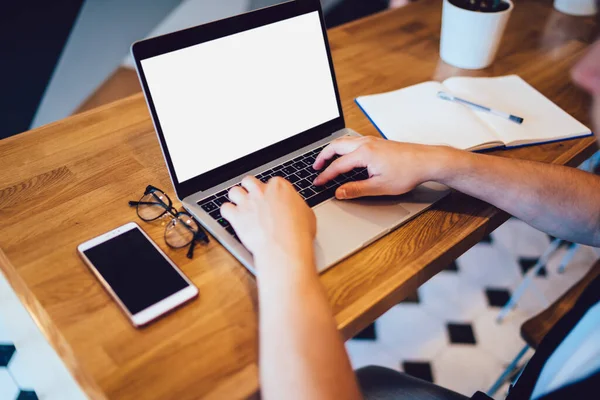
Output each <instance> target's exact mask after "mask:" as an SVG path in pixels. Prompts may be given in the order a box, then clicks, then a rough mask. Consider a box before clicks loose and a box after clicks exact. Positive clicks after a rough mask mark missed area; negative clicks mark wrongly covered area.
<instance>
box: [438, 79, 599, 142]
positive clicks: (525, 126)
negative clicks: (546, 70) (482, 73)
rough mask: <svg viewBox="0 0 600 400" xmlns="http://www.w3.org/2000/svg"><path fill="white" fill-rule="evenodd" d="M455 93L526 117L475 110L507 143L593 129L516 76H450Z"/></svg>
mask: <svg viewBox="0 0 600 400" xmlns="http://www.w3.org/2000/svg"><path fill="white" fill-rule="evenodd" d="M444 84H445V85H446V87H448V89H450V92H451V93H452V94H454V95H455V96H458V97H462V98H464V99H466V100H469V101H472V102H474V103H478V104H481V105H484V106H486V107H490V108H495V109H498V110H500V111H503V112H506V113H509V114H513V115H516V116H519V117H522V118H524V121H523V123H522V124H520V125H519V124H517V123H514V122H512V121H508V120H505V119H503V118H500V117H497V116H494V115H491V114H488V113H485V112H482V111H474V112H475V115H477V116H478V117H479V118H481V120H482V121H484V122H485V123H486V124H487V125H488V126H490V127H491V128H492V129H493V130H494V131H496V133H497V134H498V136H499V137H500V138H502V140H503V141H504V143H505V144H506V145H507V146H511V145H518V144H526V143H537V142H547V141H551V140H558V139H565V138H569V137H577V136H583V135H586V134H590V133H591V131H590V129H589V128H587V127H586V126H585V125H583V124H582V123H581V122H579V121H577V120H576V119H575V118H573V117H572V116H570V115H569V114H568V113H566V112H565V111H564V110H562V109H561V108H560V107H558V106H557V105H556V104H554V103H553V102H552V101H550V100H549V99H548V98H546V97H545V96H544V95H542V94H541V93H540V92H538V91H537V90H535V89H534V88H533V87H532V86H530V85H529V84H528V83H527V82H525V81H524V80H523V79H521V78H520V77H519V76H517V75H509V76H503V77H497V78H465V77H456V78H449V79H447V80H446V81H445V82H444Z"/></svg>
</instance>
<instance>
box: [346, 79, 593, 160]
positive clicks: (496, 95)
mask: <svg viewBox="0 0 600 400" xmlns="http://www.w3.org/2000/svg"><path fill="white" fill-rule="evenodd" d="M439 91H444V92H447V93H450V94H452V95H454V96H457V97H460V98H463V99H466V100H469V101H472V102H474V103H478V104H482V105H484V106H486V107H490V108H495V109H498V110H500V111H503V112H506V113H510V114H514V115H517V116H519V117H523V118H524V121H523V123H522V124H520V125H519V124H517V123H515V122H512V121H509V120H505V119H503V118H500V117H497V116H495V115H491V114H488V113H485V112H482V111H475V110H473V109H471V108H469V107H467V106H464V105H461V104H457V103H454V102H450V101H447V100H442V99H440V98H438V97H437V93H438V92H439ZM356 103H357V104H358V105H359V107H360V108H361V109H362V110H363V112H364V113H365V114H367V116H368V117H369V119H370V120H371V121H372V122H373V124H374V125H375V126H376V127H377V129H378V130H379V132H380V133H381V134H382V136H383V137H385V138H386V139H391V140H396V141H400V142H411V143H422V144H440V145H448V146H452V147H456V148H459V149H463V150H483V149H490V148H494V147H503V146H506V147H517V146H524V145H532V144H537V143H545V142H552V141H557V140H564V139H571V138H575V137H581V136H587V135H590V134H591V133H592V132H591V131H590V129H589V128H587V127H586V126H585V125H583V124H582V123H580V122H579V121H577V120H576V119H575V118H573V117H572V116H570V115H569V114H567V113H566V112H565V111H564V110H562V109H561V108H560V107H558V106H557V105H556V104H554V103H553V102H551V101H550V100H548V99H547V98H546V97H545V96H544V95H542V94H541V93H540V92H538V91H537V90H535V89H534V88H533V87H531V86H530V85H529V84H527V82H525V81H524V80H523V79H521V78H520V77H518V76H516V75H510V76H503V77H497V78H465V77H456V78H449V79H446V80H445V81H444V82H443V83H439V82H425V83H420V84H418V85H414V86H410V87H407V88H404V89H400V90H396V91H394V92H389V93H382V94H376V95H371V96H364V97H359V98H357V99H356Z"/></svg>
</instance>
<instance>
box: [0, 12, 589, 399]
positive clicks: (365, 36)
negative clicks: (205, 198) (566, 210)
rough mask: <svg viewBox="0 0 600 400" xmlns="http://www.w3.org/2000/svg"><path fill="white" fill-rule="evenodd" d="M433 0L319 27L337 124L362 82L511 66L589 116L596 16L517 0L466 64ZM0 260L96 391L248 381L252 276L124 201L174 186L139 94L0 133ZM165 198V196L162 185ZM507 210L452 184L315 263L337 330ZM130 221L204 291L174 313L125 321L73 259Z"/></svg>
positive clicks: (440, 263)
mask: <svg viewBox="0 0 600 400" xmlns="http://www.w3.org/2000/svg"><path fill="white" fill-rule="evenodd" d="M440 3H441V2H440V1H438V0H420V1H419V2H417V3H415V4H413V5H410V6H408V7H407V8H404V9H400V10H395V11H391V12H385V13H382V14H379V15H376V16H373V17H369V18H366V19H364V20H361V21H356V22H354V23H351V24H348V25H345V26H342V27H340V28H337V29H334V30H332V31H331V32H330V41H331V47H332V49H333V54H334V59H335V66H336V71H337V74H338V79H339V85H340V91H341V95H342V98H343V107H344V112H345V115H346V118H347V122H348V126H350V127H352V128H354V129H355V130H357V131H359V132H361V133H363V134H369V135H376V134H377V133H376V131H375V129H374V127H373V126H372V125H371V124H370V123H369V122H368V120H367V119H366V118H365V116H364V115H363V114H362V113H361V112H360V111H359V110H358V108H357V107H356V106H355V105H354V103H353V99H354V98H355V97H356V96H358V95H365V94H369V93H376V92H381V91H386V90H392V89H398V88H401V87H404V86H407V85H412V84H415V83H418V82H422V81H427V80H431V79H437V80H442V79H444V78H446V77H449V76H452V75H474V76H494V75H502V74H512V73H517V74H519V75H521V76H522V77H523V78H524V79H526V80H527V81H529V82H530V83H531V84H532V85H533V86H535V87H536V88H538V89H539V90H540V91H541V92H542V93H544V94H545V95H547V96H548V97H549V98H551V99H552V100H554V101H555V102H556V103H558V104H559V105H560V106H561V107H563V108H564V109H566V110H567V111H568V112H570V113H571V114H573V115H574V116H575V117H576V118H578V119H579V120H581V121H582V122H584V123H586V124H588V125H589V123H590V120H589V119H588V116H587V108H588V100H587V98H586V96H584V95H583V94H582V93H581V92H580V91H579V90H578V89H576V88H575V87H574V86H573V85H572V84H571V83H570V79H569V69H570V67H571V66H572V65H573V63H574V62H575V61H576V60H577V59H578V58H579V57H580V56H581V55H582V54H583V53H584V51H585V49H586V47H587V46H588V44H589V43H590V42H591V41H592V40H593V37H594V36H595V32H596V26H595V25H594V23H593V21H592V20H591V19H586V18H574V17H567V16H564V15H561V14H559V13H557V12H555V11H552V9H551V7H550V6H549V3H550V2H548V1H546V0H543V1H542V0H540V1H534V0H528V1H527V2H517V5H516V8H515V11H514V14H513V16H512V19H511V21H510V24H509V26H508V29H507V32H506V35H505V38H504V43H503V45H502V47H501V49H500V54H499V58H498V60H497V61H496V62H495V64H494V65H493V66H492V67H490V68H488V69H486V70H483V71H476V72H468V71H462V70H458V69H455V68H452V67H449V66H447V65H445V64H444V63H443V62H441V61H440V60H439V58H438V45H439V31H440V13H441V4H440ZM595 149H596V147H595V142H594V139H592V138H586V139H581V140H573V141H567V142H562V143H554V144H547V145H543V146H538V147H532V148H523V149H518V150H511V151H505V152H499V154H500V155H502V156H506V157H514V158H527V159H531V160H538V161H542V162H549V163H550V162H551V163H556V164H569V165H573V166H574V165H577V164H578V163H580V162H581V161H583V160H584V159H586V158H587V157H588V156H590V155H591V154H592V152H593V151H594V150H595ZM0 154H1V157H0V182H1V185H0V187H2V189H1V190H0V247H1V248H2V250H3V251H4V253H5V255H4V254H0V265H1V268H2V271H3V272H4V274H5V275H6V276H7V278H8V280H9V281H10V283H11V284H12V286H13V287H14V289H15V291H16V292H17V294H18V295H19V296H20V298H21V300H22V301H23V302H24V304H25V305H26V306H27V307H28V309H29V311H30V312H31V314H32V316H33V317H34V318H35V320H36V322H37V323H38V324H39V326H40V328H41V329H42V330H43V332H44V333H45V335H46V337H47V338H48V339H49V341H50V342H51V344H52V345H53V346H54V347H55V348H56V350H57V351H58V353H59V354H60V356H61V357H62V358H63V360H64V362H65V363H66V365H67V366H68V367H69V368H70V370H71V371H72V372H73V374H74V376H75V377H76V379H77V380H78V382H79V383H80V384H81V386H82V387H83V389H84V390H85V391H86V392H87V393H88V394H89V396H90V397H92V398H105V397H108V398H119V399H165V398H177V399H192V398H198V397H205V398H213V399H223V398H227V399H229V398H240V397H247V396H250V395H252V394H253V393H255V392H256V390H257V388H258V375H257V373H258V367H257V296H256V284H255V279H254V277H253V276H251V275H250V274H249V273H248V272H246V270H245V269H244V268H242V267H241V265H240V264H239V263H238V262H237V261H236V260H235V259H234V258H233V257H232V256H231V255H230V254H229V253H228V252H227V251H225V250H224V249H223V248H222V247H221V246H220V245H219V244H218V243H217V242H216V240H212V241H211V243H210V245H208V246H207V247H205V248H202V247H201V248H199V249H198V250H197V251H196V254H195V257H194V260H193V261H189V260H188V259H187V258H186V257H185V253H186V251H185V250H179V251H174V250H171V249H169V248H167V247H166V246H165V244H164V241H163V238H162V232H163V227H162V226H160V225H153V224H147V223H143V222H141V221H138V218H137V217H136V214H135V210H133V209H131V208H129V207H128V205H127V201H128V200H130V199H137V198H139V197H140V195H141V194H142V192H143V190H144V188H145V187H146V185H147V184H153V185H156V186H158V187H161V188H164V189H165V190H167V191H168V192H169V194H171V195H173V190H172V187H171V185H170V181H169V177H168V174H167V169H166V168H165V165H164V161H163V158H162V156H161V154H160V150H159V147H158V143H157V140H156V135H155V133H154V130H153V127H152V123H151V121H150V118H149V115H148V112H147V109H146V105H145V103H144V100H143V98H142V96H141V95H135V96H132V97H129V98H127V99H125V100H122V101H118V102H116V103H112V104H110V105H108V106H104V107H101V108H98V109H95V110H93V111H90V112H86V113H83V114H79V115H77V116H74V117H71V118H67V119H65V120H62V121H58V122H56V123H53V124H50V125H47V126H44V127H41V128H39V129H35V130H33V131H29V132H26V133H23V134H20V135H17V136H16V137H12V138H9V139H6V140H3V141H1V142H0ZM173 197H174V196H173ZM507 218H508V215H507V214H505V213H504V212H502V211H499V210H498V209H496V208H494V207H491V206H490V205H488V204H485V203H483V202H481V201H478V200H475V199H472V198H470V197H467V196H464V195H462V194H459V193H453V194H452V195H450V196H449V197H448V198H446V199H445V200H444V201H442V202H440V203H439V204H438V205H437V206H436V207H434V209H432V210H430V211H428V212H426V213H425V214H423V215H421V216H419V217H418V218H416V219H414V220H412V221H411V222H409V223H408V224H406V225H404V226H402V227H401V228H399V229H398V230H396V231H395V232H393V233H391V234H389V235H387V236H386V237H385V238H383V239H381V240H379V241H377V242H376V243H375V244H373V245H371V246H369V247H368V248H367V249H365V250H363V251H362V252H360V253H359V254H356V255H355V256H353V257H351V258H349V259H347V260H346V261H344V262H342V263H341V264H339V265H338V266H336V267H335V268H332V269H331V270H329V271H327V272H326V273H325V274H324V275H323V276H322V281H323V284H324V285H325V287H326V288H327V292H328V294H329V298H330V301H331V305H332V308H333V312H334V314H335V318H336V320H337V323H338V326H339V328H340V330H341V331H342V332H343V335H344V336H345V337H346V338H349V337H351V336H352V335H354V334H355V333H357V332H358V331H359V330H361V329H362V328H364V327H365V326H367V325H368V324H369V323H371V322H372V321H373V320H374V319H375V318H377V317H378V316H379V315H381V314H382V313H383V312H385V311H386V310H388V309H389V308H390V307H392V306H393V305H394V304H396V303H397V302H399V301H400V300H402V299H403V298H404V297H405V296H407V295H409V294H410V293H411V292H414V291H415V289H416V288H417V287H419V286H420V285H422V284H423V283H424V282H425V281H427V280H428V279H429V278H431V277H432V276H433V275H435V274H436V273H438V272H439V271H440V270H441V269H442V268H443V267H444V266H446V265H447V264H448V263H449V262H450V261H451V260H453V259H455V258H457V257H458V256H460V255H461V254H462V253H464V252H465V251H466V250H468V249H469V248H470V247H472V246H473V245H475V244H476V243H477V242H478V241H479V240H480V239H481V238H482V237H483V236H484V235H485V234H487V233H488V232H490V231H492V230H494V229H495V228H497V227H498V226H499V225H500V224H502V223H503V222H504V221H506V219H507ZM128 221H138V222H139V223H140V224H141V226H142V227H143V228H144V229H145V230H146V231H147V232H148V233H149V234H150V235H151V236H152V237H153V238H154V240H155V241H156V242H157V243H158V244H159V245H160V246H161V247H162V248H163V249H164V250H165V251H166V252H167V254H168V255H169V256H170V257H172V258H173V260H174V261H175V262H176V263H177V264H178V265H179V266H180V267H181V268H182V270H183V271H184V272H185V274H187V276H189V277H190V278H191V279H192V280H193V281H194V283H195V284H196V285H197V286H198V287H199V289H200V297H199V298H198V299H197V300H195V301H194V302H192V303H190V304H189V305H187V306H185V307H183V308H182V309H180V310H178V311H177V312H175V313H173V314H171V315H169V316H167V317H166V318H163V319H161V320H160V321H158V322H156V323H153V324H151V325H150V326H149V327H147V328H145V329H140V330H137V329H134V328H133V327H132V326H131V325H130V323H129V322H128V320H127V319H126V318H125V317H124V316H123V315H122V314H121V312H120V311H119V309H118V308H117V306H116V304H115V303H114V302H113V301H112V300H111V299H110V297H109V296H108V295H107V294H106V293H105V291H104V290H103V288H102V287H101V286H100V284H99V283H98V282H97V281H96V279H95V278H94V277H93V275H92V274H91V273H90V272H89V271H88V269H87V268H86V266H85V265H84V264H83V263H82V261H81V260H80V259H79V258H78V256H77V253H76V246H77V245H78V244H79V243H81V242H83V241H85V240H86V239H89V238H91V237H93V236H95V235H98V234H101V233H104V232H106V231H108V230H110V229H112V228H115V227H117V226H119V225H121V224H124V223H126V222H128Z"/></svg>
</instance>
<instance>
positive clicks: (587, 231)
mask: <svg viewBox="0 0 600 400" xmlns="http://www.w3.org/2000/svg"><path fill="white" fill-rule="evenodd" d="M440 151H441V152H442V153H443V155H441V160H442V161H441V162H440V163H438V166H439V168H438V169H437V171H435V172H434V179H433V180H436V181H438V182H441V183H444V184H446V185H448V186H450V187H452V188H454V189H456V190H458V191H460V192H463V193H466V194H468V195H471V196H473V197H476V198H479V199H481V200H484V201H486V202H488V203H490V204H493V205H494V206H496V207H498V208H500V209H502V210H504V211H506V212H508V213H509V214H511V215H514V216H516V217H517V218H519V219H521V220H523V221H525V222H527V223H528V224H530V225H532V226H534V227H535V228H537V229H540V230H542V231H544V232H546V233H549V234H551V235H553V236H556V237H560V238H563V239H566V240H570V241H574V242H578V243H583V244H590V245H595V246H597V245H600V233H599V232H600V228H599V227H600V201H599V196H600V177H598V176H595V175H593V174H589V173H586V172H583V171H580V170H578V169H575V168H568V167H563V166H556V165H549V164H543V163H537V162H531V161H523V160H513V159H507V158H502V157H495V156H489V155H483V154H475V153H467V152H463V151H458V150H450V149H443V150H440Z"/></svg>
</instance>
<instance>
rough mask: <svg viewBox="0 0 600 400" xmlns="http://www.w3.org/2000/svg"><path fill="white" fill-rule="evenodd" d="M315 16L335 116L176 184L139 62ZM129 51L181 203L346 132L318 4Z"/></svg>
mask: <svg viewBox="0 0 600 400" xmlns="http://www.w3.org/2000/svg"><path fill="white" fill-rule="evenodd" d="M315 11H317V12H318V13H319V18H320V20H321V28H322V31H323V38H324V40H325V48H326V50H327V57H328V61H329V67H330V73H331V79H332V82H333V87H334V90H335V96H336V101H337V106H338V112H339V116H338V117H337V118H335V119H332V120H330V121H327V122H325V123H323V124H321V125H319V126H315V127H313V128H311V129H309V130H307V131H304V132H299V133H298V134H296V135H294V136H292V137H290V138H288V139H285V140H283V141H280V142H278V143H275V144H273V145H271V146H268V147H266V148H263V149H261V150H258V151H256V152H254V153H252V154H249V155H247V156H244V157H242V158H240V159H237V160H235V161H232V162H229V163H227V164H225V165H222V166H220V167H217V168H215V169H213V170H210V171H208V172H205V173H202V174H200V175H198V176H196V177H194V178H191V179H189V180H186V181H184V182H180V181H179V179H178V177H177V173H176V172H175V168H174V167H173V161H172V159H171V154H170V152H169V148H168V146H167V143H166V141H165V137H164V134H163V131H162V128H161V124H160V120H159V118H158V116H157V112H156V109H155V106H154V101H153V100H152V93H151V92H150V90H149V87H148V82H147V81H146V76H145V74H144V69H143V67H142V63H141V62H142V61H143V60H145V59H147V58H151V57H155V56H159V55H163V54H166V53H169V52H172V51H176V50H180V49H183V48H186V47H190V46H195V45H197V44H201V43H205V42H209V41H211V40H215V39H219V38H222V37H225V36H229V35H233V34H236V33H239V32H244V31H247V30H251V29H254V28H258V27H261V26H265V25H268V24H272V23H276V22H279V21H283V20H286V19H290V18H293V17H297V16H300V15H304V14H308V13H312V12H315ZM131 52H132V55H133V58H134V60H135V64H136V68H137V72H138V77H139V79H140V83H141V86H142V90H143V91H144V94H145V96H146V101H147V104H148V108H149V109H150V113H151V116H152V120H153V122H154V127H155V129H156V133H157V136H158V139H159V141H160V145H161V148H162V152H163V155H164V158H165V161H166V163H167V167H168V169H169V173H170V174H171V180H172V181H173V185H174V186H175V191H176V194H177V197H178V198H179V199H180V200H182V199H184V198H185V197H187V196H189V195H192V194H194V193H197V192H200V191H205V190H207V189H210V188H211V187H214V186H216V185H219V184H221V183H223V182H226V181H228V180H229V179H232V178H235V177H236V176H239V175H240V174H243V173H244V172H246V171H250V170H252V169H254V168H257V167H259V166H261V165H263V164H266V163H268V162H270V161H273V160H275V159H277V158H280V157H283V156H285V155H286V154H289V153H291V152H293V151H295V150H297V149H299V148H302V147H304V146H307V145H309V144H311V143H314V142H316V141H318V140H320V139H323V138H325V137H327V136H329V135H331V134H332V133H333V132H336V131H338V130H340V129H343V128H344V127H345V121H344V115H343V112H342V103H341V100H340V95H339V90H338V85H337V81H336V76H335V70H334V67H333V59H332V57H331V49H330V47H329V40H328V37H327V29H326V27H325V20H324V17H323V11H322V9H321V6H320V3H319V0H297V1H290V2H287V3H283V4H279V5H276V6H272V7H268V8H264V9H260V10H256V11H252V12H249V13H246V14H241V15H237V16H234V17H231V18H227V19H224V20H220V21H215V22H211V23H208V24H205V25H200V26H196V27H193V28H189V29H185V30H181V31H177V32H173V33H169V34H167V35H163V36H158V37H155V38H151V39H147V40H143V41H139V42H136V43H134V44H133V45H132V47H131ZM290 79H293V76H290ZM231 117H232V118H235V115H232V116H231Z"/></svg>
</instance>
